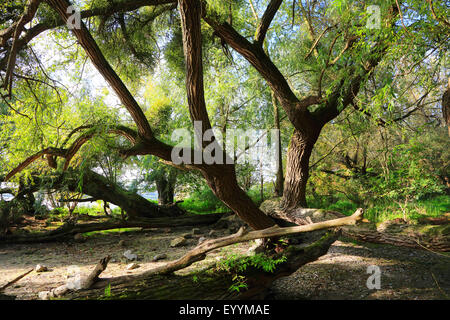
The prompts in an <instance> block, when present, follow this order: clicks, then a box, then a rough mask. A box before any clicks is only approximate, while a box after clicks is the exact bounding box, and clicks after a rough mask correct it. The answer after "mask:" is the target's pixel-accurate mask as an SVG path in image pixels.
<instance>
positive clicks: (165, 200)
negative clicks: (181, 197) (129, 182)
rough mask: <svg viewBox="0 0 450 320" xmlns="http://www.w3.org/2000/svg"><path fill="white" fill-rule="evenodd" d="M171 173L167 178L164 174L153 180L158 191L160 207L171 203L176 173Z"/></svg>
mask: <svg viewBox="0 0 450 320" xmlns="http://www.w3.org/2000/svg"><path fill="white" fill-rule="evenodd" d="M172 171H173V170H171V171H170V172H169V173H168V174H167V177H166V175H165V174H162V175H160V176H159V177H158V178H157V179H156V180H155V184H156V190H157V191H158V204H159V205H160V206H163V205H169V204H172V203H173V200H174V193H175V182H176V173H173V172H172Z"/></svg>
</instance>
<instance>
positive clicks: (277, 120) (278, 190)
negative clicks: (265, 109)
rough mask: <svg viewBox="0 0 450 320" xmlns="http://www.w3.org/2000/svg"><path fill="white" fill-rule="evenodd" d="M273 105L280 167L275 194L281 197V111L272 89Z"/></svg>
mask: <svg viewBox="0 0 450 320" xmlns="http://www.w3.org/2000/svg"><path fill="white" fill-rule="evenodd" d="M272 105H273V118H274V128H275V129H276V130H278V131H277V156H278V159H277V161H278V168H277V175H276V180H275V195H276V196H277V197H281V196H282V195H283V184H284V176H283V154H282V145H281V132H280V112H279V110H278V105H277V99H276V97H275V94H274V93H273V91H272Z"/></svg>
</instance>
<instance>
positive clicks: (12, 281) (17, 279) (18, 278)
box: [0, 268, 34, 292]
mask: <svg viewBox="0 0 450 320" xmlns="http://www.w3.org/2000/svg"><path fill="white" fill-rule="evenodd" d="M33 270H34V269H33V268H31V269H30V270H28V271H26V272H25V273H22V274H21V275H20V276H18V277H16V278H14V279H13V280H11V281H9V282H8V283H6V284H5V285H3V286H1V287H0V292H1V291H3V290H5V289H6V288H8V287H9V286H10V285H12V284H14V283H16V282H17V281H19V280H20V279H22V278H23V277H25V276H26V275H27V274H29V273H31V272H32V271H33Z"/></svg>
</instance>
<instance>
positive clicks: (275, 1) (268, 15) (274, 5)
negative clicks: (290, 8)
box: [255, 0, 283, 46]
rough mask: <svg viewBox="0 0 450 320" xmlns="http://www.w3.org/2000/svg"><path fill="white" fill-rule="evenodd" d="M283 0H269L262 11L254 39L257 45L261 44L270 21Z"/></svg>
mask: <svg viewBox="0 0 450 320" xmlns="http://www.w3.org/2000/svg"><path fill="white" fill-rule="evenodd" d="M282 2H283V0H270V2H269V5H268V6H267V9H266V11H265V12H264V14H263V16H262V18H261V21H260V23H259V25H258V28H257V29H256V35H255V41H256V43H257V44H258V45H260V46H262V44H263V42H264V39H265V37H266V33H267V30H268V29H269V27H270V24H271V23H272V20H273V18H274V17H275V14H276V13H277V11H278V9H279V8H280V6H281V3H282Z"/></svg>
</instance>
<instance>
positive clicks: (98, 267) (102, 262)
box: [39, 256, 111, 300]
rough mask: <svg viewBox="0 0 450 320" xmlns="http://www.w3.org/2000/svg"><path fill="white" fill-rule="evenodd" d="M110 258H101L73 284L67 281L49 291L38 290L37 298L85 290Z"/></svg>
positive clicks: (45, 298)
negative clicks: (90, 270) (83, 276)
mask: <svg viewBox="0 0 450 320" xmlns="http://www.w3.org/2000/svg"><path fill="white" fill-rule="evenodd" d="M110 259H111V257H110V256H107V257H105V258H102V259H101V260H100V261H99V262H98V263H97V265H96V266H95V268H94V269H93V270H92V272H91V273H90V274H89V275H88V276H87V277H85V278H84V279H80V281H79V283H78V284H75V285H74V284H73V283H71V282H68V283H67V284H64V285H62V286H59V287H57V288H54V289H52V290H51V291H41V292H39V298H40V299H42V300H47V299H49V298H55V297H60V296H63V295H64V294H66V293H67V292H69V291H71V290H86V289H89V288H91V287H92V285H93V284H94V283H95V282H96V281H97V280H98V276H99V275H100V274H101V273H102V272H103V271H105V269H106V267H107V265H108V262H109V260H110Z"/></svg>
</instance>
